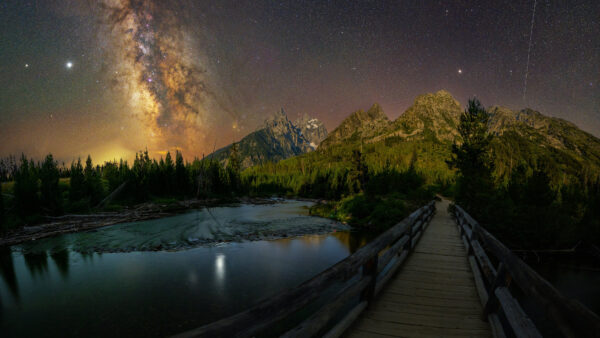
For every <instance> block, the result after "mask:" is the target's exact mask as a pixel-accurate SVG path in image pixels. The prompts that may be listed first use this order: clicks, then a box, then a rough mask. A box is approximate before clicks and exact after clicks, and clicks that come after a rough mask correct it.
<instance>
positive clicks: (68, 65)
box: [65, 61, 73, 69]
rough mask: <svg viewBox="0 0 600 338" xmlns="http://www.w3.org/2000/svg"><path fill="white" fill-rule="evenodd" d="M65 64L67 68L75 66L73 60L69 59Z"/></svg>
mask: <svg viewBox="0 0 600 338" xmlns="http://www.w3.org/2000/svg"><path fill="white" fill-rule="evenodd" d="M65 66H66V67H67V69H71V68H73V62H71V61H68V62H67V64H66V65H65Z"/></svg>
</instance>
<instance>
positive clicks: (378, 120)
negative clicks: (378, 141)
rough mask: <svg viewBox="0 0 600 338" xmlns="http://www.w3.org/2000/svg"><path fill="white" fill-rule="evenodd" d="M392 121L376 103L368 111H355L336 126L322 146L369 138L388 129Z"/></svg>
mask: <svg viewBox="0 0 600 338" xmlns="http://www.w3.org/2000/svg"><path fill="white" fill-rule="evenodd" d="M390 125H391V121H390V120H389V119H388V117H387V116H386V115H385V114H384V112H383V109H381V106H379V104H377V103H375V104H374V105H373V106H372V107H371V108H370V109H369V110H367V111H366V112H365V111H363V110H358V111H355V112H354V113H352V114H350V116H348V117H347V118H346V119H345V120H344V121H342V123H341V124H340V125H339V126H338V127H337V128H335V129H334V130H333V131H332V132H331V133H330V134H329V136H327V138H326V139H325V140H323V142H321V148H327V147H330V146H333V145H336V144H340V143H342V142H344V141H349V140H350V141H356V140H361V139H368V138H372V137H375V136H377V135H379V134H380V133H382V132H384V131H386V130H387V129H388V128H389V126H390Z"/></svg>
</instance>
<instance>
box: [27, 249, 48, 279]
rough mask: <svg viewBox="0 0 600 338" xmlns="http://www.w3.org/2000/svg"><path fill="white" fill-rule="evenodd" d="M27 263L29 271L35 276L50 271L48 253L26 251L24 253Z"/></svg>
mask: <svg viewBox="0 0 600 338" xmlns="http://www.w3.org/2000/svg"><path fill="white" fill-rule="evenodd" d="M23 258H25V265H26V266H27V269H28V270H29V273H30V274H31V275H32V276H33V277H34V278H35V277H37V276H38V275H39V276H40V277H43V276H44V275H46V274H47V273H48V254H47V253H46V251H42V252H26V253H24V254H23Z"/></svg>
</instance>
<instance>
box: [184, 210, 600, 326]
mask: <svg viewBox="0 0 600 338" xmlns="http://www.w3.org/2000/svg"><path fill="white" fill-rule="evenodd" d="M436 209H437V212H436ZM447 209H448V202H447V201H441V202H437V203H436V202H433V201H432V202H430V203H429V204H427V205H425V206H423V207H421V208H420V209H418V210H416V211H415V212H413V213H412V214H411V215H409V216H408V217H407V218H406V219H404V220H402V221H401V222H400V223H398V224H397V225H395V226H394V227H392V228H391V229H389V230H388V231H386V232H385V233H383V234H382V235H380V236H379V237H377V238H376V239H375V240H374V241H372V242H370V243H369V244H367V245H366V246H364V247H362V248H360V249H359V250H358V251H356V252H355V253H354V254H352V255H350V256H349V257H347V258H346V259H344V260H342V261H341V262H339V263H337V264H335V265H334V266H332V267H330V268H329V269H327V270H325V271H323V272H322V273H320V274H319V275H317V276H315V277H314V278H312V279H310V280H308V281H306V282H304V283H303V284H301V285H299V286H298V287H296V288H293V289H290V290H286V291H284V292H282V293H280V294H279V295H277V296H275V297H272V298H269V299H266V300H264V301H262V302H261V303H259V304H258V305H257V306H255V307H253V308H251V309H248V310H246V311H244V312H241V313H238V314H236V315H234V316H231V317H228V318H224V319H222V320H219V321H217V322H214V323H211V324H208V325H205V326H202V327H200V328H197V329H194V330H191V331H188V332H184V333H182V334H180V335H177V337H253V336H284V337H312V336H319V337H320V336H324V337H339V336H342V335H344V336H347V337H483V336H485V337H491V336H494V337H541V336H542V334H544V335H552V336H565V337H600V318H599V317H598V316H597V315H596V314H594V313H593V312H591V311H590V310H589V309H587V308H586V307H584V306H583V305H581V304H580V303H579V302H577V301H575V300H571V299H567V298H565V297H564V296H562V295H561V294H560V293H559V292H558V291H557V290H556V289H555V288H554V287H552V285H550V284H549V283H548V282H547V281H545V280H544V279H543V278H542V277H540V276H539V275H538V274H537V273H536V272H535V271H533V270H532V269H531V268H530V267H529V266H527V265H526V264H525V263H523V261H521V260H520V259H519V258H518V257H517V256H515V255H514V254H513V253H512V252H511V251H510V250H509V249H507V248H506V247H505V246H504V245H503V244H502V243H501V242H499V241H498V240H497V239H496V238H495V237H494V236H492V235H491V234H490V233H488V232H487V231H486V230H485V229H484V228H483V227H481V226H480V225H479V224H478V223H477V222H476V221H475V220H474V219H473V218H471V216H469V215H468V214H467V213H466V212H465V211H464V210H463V209H462V208H460V206H455V207H454V215H451V214H449V213H448V211H447ZM515 295H518V297H517V298H518V300H517V298H515ZM522 302H525V303H526V304H527V311H525V310H524V309H523V307H522V306H521V303H522ZM536 324H537V325H536Z"/></svg>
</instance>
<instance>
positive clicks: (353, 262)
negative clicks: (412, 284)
mask: <svg viewBox="0 0 600 338" xmlns="http://www.w3.org/2000/svg"><path fill="white" fill-rule="evenodd" d="M434 212H435V203H434V201H431V202H430V203H428V204H427V205H425V206H423V207H421V208H419V209H417V210H416V211H414V212H413V213H412V214H410V215H409V216H408V217H406V218H405V219H403V220H402V221H401V222H400V223H398V224H396V225H395V226H393V227H392V228H390V229H388V230H387V231H386V232H384V233H383V234H381V235H380V236H378V237H377V238H376V239H375V240H373V241H371V242H370V243H368V244H367V245H365V246H363V247H362V248H360V249H358V250H357V251H356V252H355V253H353V254H352V255H350V256H348V257H347V258H345V259H344V260H342V261H340V262H338V263H337V264H335V265H333V266H332V267H330V268H328V269H327V270H325V271H323V272H321V273H320V274H318V275H317V276H315V277H313V278H311V279H310V280H308V281H306V282H304V283H302V284H300V285H299V286H297V287H295V288H293V289H289V290H286V291H283V292H281V293H280V294H278V295H275V296H274V297H270V298H267V299H265V300H263V301H262V302H260V303H259V304H258V305H256V306H254V307H252V308H250V309H248V310H246V311H243V312H240V313H238V314H236V315H233V316H231V317H227V318H224V319H221V320H219V321H216V322H213V323H210V324H208V325H205V326H202V327H199V328H196V329H193V330H190V331H187V332H183V333H181V334H178V335H176V336H175V337H250V336H254V335H257V334H260V333H261V332H266V331H268V329H269V328H272V327H274V326H275V325H276V324H277V323H278V322H281V321H283V320H285V319H286V318H289V317H291V316H294V314H296V313H298V311H299V310H301V309H303V308H304V307H306V306H308V305H310V304H314V303H315V301H316V300H321V302H320V303H323V302H322V300H323V299H322V298H323V297H324V296H326V291H327V290H329V289H331V287H332V286H334V285H336V283H343V286H342V287H341V289H340V290H339V291H337V292H336V293H335V295H334V296H333V297H330V298H329V300H328V301H327V302H325V304H324V305H322V306H320V308H318V309H317V310H316V312H314V314H313V315H311V316H310V317H308V318H306V319H304V321H302V322H301V323H300V324H299V325H297V326H296V327H294V328H293V329H291V330H289V331H287V332H286V333H285V334H284V336H285V337H311V336H314V335H316V334H324V336H326V337H337V336H339V335H341V334H342V333H343V332H344V331H345V330H346V329H347V328H348V327H349V326H350V325H351V324H352V322H353V321H354V320H355V319H356V318H357V317H358V315H359V314H360V313H361V312H362V310H364V308H365V307H366V306H367V304H368V303H369V302H371V301H372V299H373V297H375V295H377V294H378V293H379V291H380V290H381V289H382V288H383V285H384V284H385V283H386V282H387V281H388V280H389V279H390V277H391V276H392V275H393V274H394V273H395V272H396V270H397V269H398V268H399V267H400V266H401V265H402V263H403V262H404V260H405V259H406V257H407V256H408V254H409V253H410V252H411V251H412V249H413V248H414V247H415V245H416V244H417V242H418V240H419V238H420V236H421V234H422V233H423V231H424V229H425V228H426V227H427V225H428V224H429V221H430V220H431V218H432V217H433V214H434ZM357 298H358V304H356V303H357V302H356V299H357ZM355 304H356V305H355ZM350 307H351V309H350V310H349V311H347V312H346V311H345V310H346V309H348V308H350ZM342 310H344V311H342ZM338 318H341V319H339V320H338V321H337V322H336V320H337V319H338ZM326 329H328V330H327V331H326V332H325V333H324V332H323V331H325V330H326Z"/></svg>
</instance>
